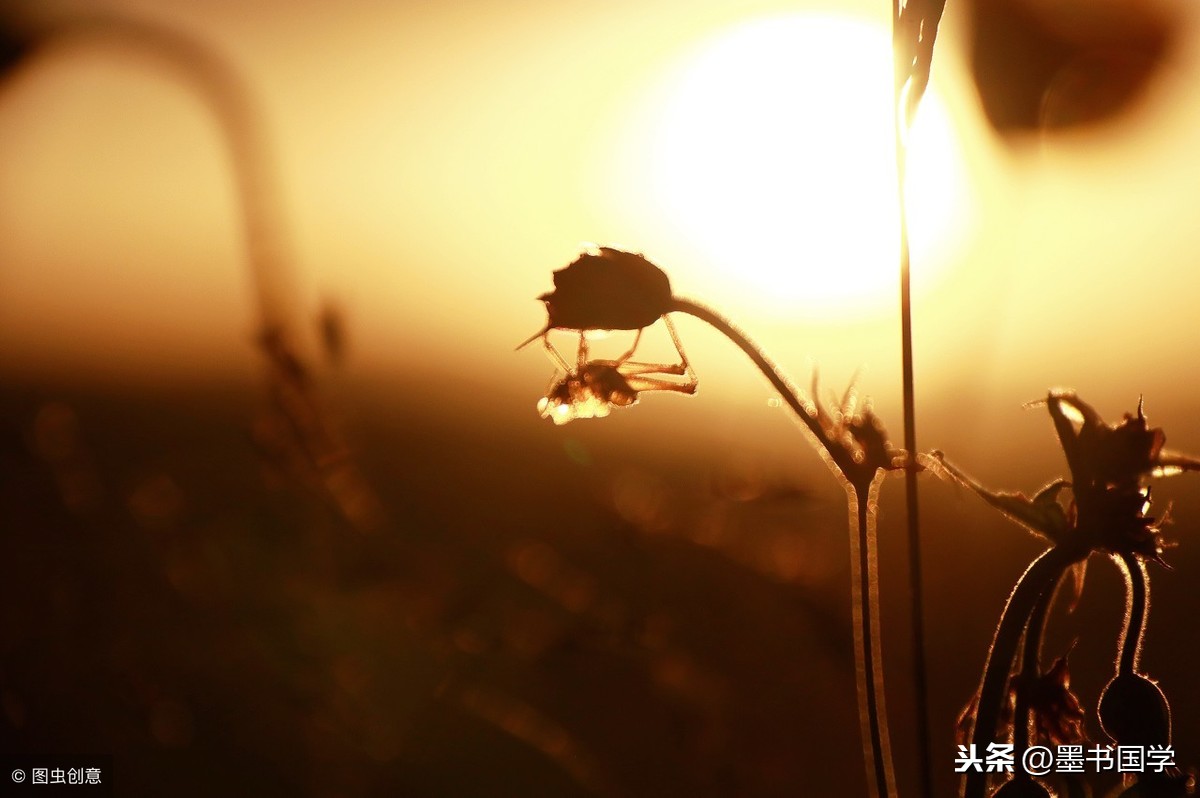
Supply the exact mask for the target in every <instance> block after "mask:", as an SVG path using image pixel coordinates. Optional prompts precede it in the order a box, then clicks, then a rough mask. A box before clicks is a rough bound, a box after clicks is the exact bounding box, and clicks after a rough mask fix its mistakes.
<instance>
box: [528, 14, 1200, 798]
mask: <svg viewBox="0 0 1200 798" xmlns="http://www.w3.org/2000/svg"><path fill="white" fill-rule="evenodd" d="M944 8H945V2H944V0H910V2H907V3H905V2H902V0H893V4H892V12H893V13H892V25H893V53H894V58H895V61H894V73H893V74H894V80H895V83H894V88H895V91H894V95H893V98H894V107H893V110H894V128H893V132H894V135H895V147H896V164H897V173H898V182H897V192H898V207H899V234H900V235H899V244H900V246H899V265H900V269H899V271H900V304H901V360H902V380H903V391H902V392H903V404H904V449H903V450H901V449H897V448H895V447H893V446H892V445H891V443H890V442H889V441H888V438H887V435H886V433H885V432H884V429H883V426H882V424H881V423H880V422H879V420H878V419H877V418H876V416H875V415H874V413H873V412H872V411H871V409H870V407H869V406H868V407H864V408H862V409H859V408H858V407H857V405H856V401H855V400H856V395H855V392H854V389H853V386H852V387H851V389H850V390H848V391H847V392H846V394H845V396H844V398H843V399H842V401H841V402H840V403H839V406H838V407H836V408H834V409H833V410H832V411H831V410H830V409H828V408H826V407H825V406H823V405H822V404H821V402H820V400H819V398H818V391H817V385H816V379H815V378H814V380H813V391H812V398H807V397H805V396H804V395H803V394H802V393H801V392H800V391H799V390H797V389H796V388H795V387H794V386H793V385H792V384H791V382H790V381H789V380H788V379H787V377H786V376H784V375H783V374H782V373H781V372H780V370H779V369H778V368H777V367H776V366H775V364H774V363H773V362H772V361H771V360H770V359H769V358H768V357H767V356H766V355H765V354H763V352H762V351H761V350H760V349H759V348H758V347H757V346H756V345H755V344H754V343H753V342H752V341H751V340H750V339H749V338H748V337H747V336H746V335H745V334H744V333H742V331H741V330H739V329H738V328H737V327H736V326H734V325H733V324H732V323H730V322H729V321H728V320H727V319H725V318H724V317H723V316H721V315H720V314H718V313H716V312H715V311H713V310H711V309H709V308H707V307H705V306H703V305H700V304H698V303H695V302H692V301H689V300H685V299H681V298H678V297H675V296H674V295H673V294H672V292H671V289H670V282H669V280H668V279H667V277H666V275H665V274H664V273H663V272H662V271H661V270H660V269H658V268H657V267H656V266H654V265H653V264H651V263H650V262H649V261H647V260H646V259H645V258H644V257H642V256H640V255H634V254H631V253H627V252H622V251H620V250H616V249H611V248H601V249H599V250H598V251H596V252H593V253H585V254H584V255H582V256H581V257H580V258H579V259H578V260H576V261H574V262H573V263H572V264H570V265H569V266H568V267H567V268H565V269H563V270H560V271H558V272H556V273H555V276H554V282H555V291H553V292H551V293H548V294H545V295H543V296H542V297H540V299H542V300H543V301H544V302H545V303H546V307H547V316H548V318H547V322H546V325H545V326H544V327H543V328H542V329H541V330H540V331H539V332H538V333H535V334H534V336H532V337H531V338H530V339H529V341H526V343H529V342H530V341H533V340H535V339H537V338H539V337H540V338H541V339H542V340H543V343H544V345H545V348H546V350H547V353H548V354H549V356H550V358H551V360H552V361H553V362H554V363H555V365H556V366H557V368H558V371H557V373H556V374H555V377H554V379H553V381H552V382H551V385H550V387H549V389H548V390H547V392H546V395H545V396H544V397H543V398H542V399H541V400H540V401H539V403H538V410H539V412H541V414H542V415H543V416H544V417H549V418H551V419H553V420H554V421H555V423H559V424H561V423H566V422H568V421H571V420H573V419H575V418H589V417H602V416H606V415H608V414H609V412H610V411H611V409H612V408H614V407H627V406H629V405H632V404H634V403H635V402H636V401H637V400H638V397H639V395H640V394H641V393H643V392H647V391H674V392H678V393H689V394H690V393H693V392H694V391H695V388H696V377H695V374H694V372H693V371H692V368H691V366H690V364H689V363H688V360H687V357H686V356H685V355H684V352H683V348H682V345H681V344H680V342H679V338H678V335H677V334H676V332H675V329H674V327H673V326H672V325H671V322H670V318H669V314H670V313H672V312H680V313H687V314H690V315H692V316H695V317H696V318H699V319H701V320H702V321H705V322H707V323H708V324H710V325H712V326H713V327H715V328H716V329H717V330H718V331H720V332H721V333H722V334H724V335H725V336H726V337H727V338H729V339H730V340H731V341H733V342H734V343H735V344H736V345H737V346H738V347H739V348H740V349H742V351H743V352H745V353H746V354H747V355H748V356H749V357H750V359H751V360H752V361H753V362H754V364H755V365H756V366H757V367H758V369H759V370H760V371H761V372H762V374H763V375H764V376H765V377H766V378H767V380H768V381H769V382H770V383H771V384H772V386H773V387H774V388H775V389H776V390H777V391H779V393H780V395H781V397H782V398H783V400H784V401H785V402H786V403H787V404H788V406H789V407H790V408H791V409H792V410H793V411H794V413H795V414H796V417H797V419H798V420H799V421H800V422H801V424H802V426H803V427H804V429H806V430H807V432H808V433H809V436H810V438H811V439H812V440H813V442H814V443H815V444H816V446H817V450H818V452H819V453H820V454H821V456H822V459H823V460H824V461H825V463H826V464H827V465H828V466H829V467H830V469H831V470H832V471H833V473H834V474H835V475H836V476H837V477H838V478H839V480H840V481H841V483H842V485H843V487H844V488H845V490H846V495H847V502H848V505H849V509H850V521H851V523H850V526H851V529H852V535H851V562H852V596H853V608H854V638H855V658H856V668H855V672H856V676H857V688H858V695H859V715H860V728H861V733H862V740H863V748H864V760H865V763H866V773H867V785H868V791H869V794H870V795H872V796H892V795H895V794H896V784H895V775H894V771H893V767H892V760H891V750H890V742H889V733H888V726H887V712H886V708H885V703H884V691H883V675H882V673H883V671H882V657H881V654H880V650H879V641H880V634H879V620H878V616H877V613H878V606H879V601H878V579H877V575H876V571H877V562H876V539H875V530H876V526H875V513H876V504H877V503H876V499H877V495H878V488H879V484H880V482H881V480H882V478H883V477H884V476H885V475H886V474H887V473H888V472H890V471H894V470H901V469H902V470H904V471H905V474H906V508H907V522H908V523H907V527H908V539H909V564H910V582H911V588H912V594H913V601H912V629H913V636H912V640H913V671H914V697H915V704H916V727H917V733H916V735H915V742H916V745H917V748H918V778H919V785H918V792H919V794H921V795H931V794H932V766H931V755H930V750H929V740H930V734H929V721H928V701H927V687H926V677H925V650H924V649H925V646H924V616H923V600H922V583H923V580H922V576H921V561H922V557H921V545H920V535H919V517H918V503H917V482H916V479H917V473H918V471H919V470H921V466H922V465H925V466H928V467H930V468H931V469H932V470H934V471H935V472H937V473H938V474H939V475H940V476H942V477H944V478H947V479H950V480H952V481H955V482H958V483H961V484H963V485H966V486H968V487H970V488H971V489H972V490H974V491H975V492H976V493H978V494H979V495H980V496H981V497H983V498H984V499H985V500H986V501H987V502H988V503H989V504H991V505H992V506H993V507H995V508H996V509H998V510H1000V511H1001V512H1002V513H1004V514H1005V515H1006V516H1008V517H1009V518H1011V519H1013V520H1015V521H1017V522H1018V523H1020V524H1022V525H1024V526H1025V527H1026V528H1028V529H1030V530H1032V531H1034V532H1036V533H1038V534H1040V535H1042V536H1044V537H1046V538H1047V539H1048V540H1049V541H1050V542H1051V544H1052V545H1051V547H1050V548H1049V549H1048V550H1047V551H1046V552H1044V553H1043V554H1042V555H1041V556H1040V557H1038V558H1037V559H1036V560H1035V561H1034V562H1033V564H1032V565H1030V567H1029V569H1028V570H1027V571H1026V572H1025V573H1024V574H1023V575H1022V576H1021V578H1020V580H1019V581H1018V582H1017V585H1016V587H1015V589H1014V591H1013V593H1012V595H1011V596H1010V598H1009V601H1008V604H1007V606H1006V607H1005V609H1004V613H1003V614H1002V616H1001V619H1000V622H999V625H998V627H997V630H996V634H995V639H994V642H993V644H992V647H991V650H990V652H989V655H988V660H987V664H986V666H985V669H984V674H983V678H982V682H981V685H980V688H979V691H978V693H977V695H976V696H975V698H974V700H973V701H972V702H971V703H970V704H968V706H967V708H966V709H964V711H963V714H962V716H961V718H960V727H961V728H962V729H963V730H964V731H965V736H964V738H963V739H964V743H963V749H962V750H963V753H964V755H965V753H966V751H967V746H968V745H969V746H972V748H971V750H972V751H974V750H979V751H984V750H985V749H988V747H989V745H992V744H996V743H997V742H998V741H1000V740H1005V739H1007V740H1011V742H1010V743H1007V744H1005V745H1010V746H1011V749H1010V750H1011V752H1012V753H1013V756H1014V760H1015V762H1016V763H1017V764H1018V765H1024V764H1025V763H1024V760H1023V755H1024V753H1025V752H1026V751H1028V750H1030V749H1031V742H1032V743H1034V744H1038V745H1042V744H1048V745H1056V746H1068V745H1069V746H1074V745H1080V746H1082V743H1083V740H1084V731H1083V728H1084V718H1085V712H1084V710H1083V705H1082V703H1081V702H1080V700H1079V699H1078V697H1077V696H1076V695H1075V694H1074V693H1073V692H1072V691H1071V683H1070V671H1069V666H1068V656H1069V652H1066V653H1063V654H1062V655H1061V656H1059V657H1057V658H1056V659H1055V660H1054V661H1053V663H1052V664H1051V665H1050V666H1049V668H1045V669H1044V668H1043V667H1042V648H1043V636H1044V630H1045V624H1046V620H1047V616H1048V615H1049V612H1050V610H1051V608H1052V606H1053V603H1054V597H1055V595H1056V593H1057V591H1058V589H1059V585H1060V583H1061V582H1062V579H1063V576H1064V575H1065V574H1067V573H1068V572H1069V573H1071V574H1072V576H1073V577H1074V584H1075V592H1076V598H1078V592H1079V591H1080V590H1081V589H1082V583H1083V569H1084V566H1085V564H1086V562H1087V559H1088V558H1089V557H1090V556H1091V554H1093V553H1096V552H1104V553H1107V554H1109V555H1110V556H1111V558H1112V559H1113V560H1114V561H1115V562H1116V563H1117V564H1118V566H1119V567H1121V568H1122V569H1123V571H1124V573H1125V577H1126V593H1127V606H1128V611H1127V613H1126V617H1125V625H1124V629H1123V631H1122V637H1121V641H1120V643H1119V645H1118V657H1117V660H1116V675H1115V676H1114V677H1113V679H1112V680H1111V681H1110V682H1109V684H1108V686H1107V687H1106V688H1105V690H1104V693H1103V695H1102V696H1101V698H1100V701H1099V706H1098V715H1099V720H1100V722H1101V725H1102V727H1103V729H1104V730H1105V732H1106V734H1108V735H1109V736H1110V737H1111V738H1112V740H1113V741H1114V743H1115V744H1117V745H1118V746H1122V745H1125V746H1129V745H1135V746H1144V747H1147V748H1149V749H1151V750H1154V751H1157V752H1159V753H1161V754H1164V755H1167V754H1170V753H1171V750H1172V749H1171V748H1170V744H1171V734H1170V710H1169V706H1168V703H1167V700H1166V697H1165V695H1164V694H1163V692H1162V690H1161V689H1160V688H1159V686H1158V685H1157V684H1156V683H1155V682H1153V681H1151V680H1150V679H1148V678H1147V677H1146V676H1145V675H1144V674H1142V673H1140V672H1139V671H1138V669H1137V659H1138V652H1139V650H1140V646H1141V641H1142V636H1143V631H1144V626H1145V619H1146V613H1147V611H1148V607H1149V575H1148V573H1147V571H1146V567H1145V563H1146V561H1147V560H1151V561H1155V562H1159V563H1161V562H1162V560H1161V552H1162V543H1161V537H1160V528H1161V526H1162V523H1163V522H1164V520H1165V518H1164V519H1156V518H1154V517H1151V516H1148V515H1146V513H1147V511H1148V510H1149V507H1150V490H1149V487H1148V486H1147V485H1146V480H1147V479H1148V478H1150V477H1156V476H1166V475H1169V474H1173V473H1180V472H1182V471H1185V470H1200V461H1198V460H1195V459H1193V458H1190V457H1186V456H1183V455H1175V454H1170V453H1168V452H1165V451H1164V450H1163V448H1162V447H1163V442H1164V440H1165V436H1164V435H1163V433H1162V431H1161V430H1159V429H1151V428H1149V427H1148V426H1147V424H1146V420H1145V416H1144V415H1143V414H1142V409H1141V406H1140V404H1139V407H1138V413H1137V416H1136V417H1133V416H1126V417H1125V419H1124V421H1123V422H1122V423H1120V424H1118V425H1115V426H1109V425H1106V424H1104V422H1103V421H1102V420H1101V419H1100V417H1099V415H1098V414H1097V413H1096V412H1095V410H1093V409H1092V408H1091V406H1090V405H1088V404H1087V403H1085V402H1083V400H1081V399H1079V398H1078V397H1076V396H1075V395H1074V394H1072V393H1068V392H1051V393H1050V394H1049V396H1048V397H1047V399H1046V400H1045V401H1044V404H1045V405H1046V407H1047V408H1048V409H1049V412H1050V415H1051V418H1052V419H1053V421H1054V425H1055V429H1056V431H1057V433H1058V436H1059V440H1060V442H1061V443H1062V446H1063V449H1064V452H1065V453H1066V456H1067V464H1068V467H1069V470H1070V472H1071V479H1070V480H1066V479H1059V480H1056V481H1054V482H1052V483H1050V484H1049V485H1047V486H1046V487H1045V488H1043V489H1042V490H1041V491H1039V492H1038V493H1037V494H1036V495H1035V496H1034V498H1032V499H1028V498H1026V497H1025V496H1024V495H1022V494H1019V493H997V492H993V491H990V490H988V489H987V488H984V487H983V486H982V485H980V484H979V483H978V482H976V481H975V480H973V479H971V478H970V477H969V476H967V475H966V474H965V473H964V472H962V471H961V470H960V469H958V468H957V467H955V466H953V465H952V464H951V463H949V462H948V461H947V460H946V459H945V458H944V456H942V454H941V453H940V452H934V453H932V454H931V455H926V456H922V457H920V458H918V457H915V456H910V455H911V453H915V452H917V451H918V448H917V443H916V423H915V410H914V394H915V391H914V385H913V356H912V311H911V290H910V279H909V272H910V252H909V244H908V224H907V215H906V210H905V197H904V192H905V183H906V174H907V151H906V137H907V131H908V129H909V127H910V126H911V124H912V122H913V119H914V117H915V115H916V111H917V108H918V105H919V103H920V100H921V98H922V97H923V95H924V93H925V90H926V88H927V86H928V83H929V79H930V74H931V67H932V62H933V53H934V43H935V39H936V34H937V29H938V25H939V23H940V20H941V17H942V13H943V10H944ZM660 318H661V319H662V320H663V321H664V324H665V325H666V326H667V329H668V332H669V333H670V335H671V338H672V341H673V342H674V343H675V347H676V350H677V352H678V354H679V362H678V363H676V364H656V363H643V362H637V361H633V360H632V358H633V356H634V354H635V351H636V349H637V346H638V342H639V341H640V339H641V334H642V330H643V329H644V328H646V327H648V326H650V325H651V324H654V323H656V322H657V320H658V319H660ZM554 329H558V330H567V331H574V332H577V333H578V335H579V338H578V348H577V351H576V352H575V355H574V357H573V358H572V359H568V358H565V357H563V355H562V354H561V353H560V352H559V351H558V350H557V349H556V348H555V347H554V346H553V345H552V344H551V343H550V340H549V337H548V333H549V332H550V331H551V330H554ZM610 329H618V330H636V337H635V339H634V342H633V345H632V346H631V347H630V349H629V350H628V351H627V352H625V353H624V354H622V355H621V356H620V357H618V358H615V359H607V360H600V359H593V358H591V356H590V354H589V350H588V341H587V332H588V331H590V330H610ZM523 345H524V344H523ZM681 377H683V378H685V379H684V380H682V381H681V380H680V379H679V378H681ZM1076 425H1078V426H1076ZM1065 496H1069V499H1068V500H1066V501H1065V503H1064V497H1065ZM1014 669H1015V670H1014ZM1031 735H1032V739H1031ZM1172 764H1173V763H1172ZM1191 782H1192V779H1191V778H1190V776H1189V775H1188V774H1187V773H1184V772H1182V771H1180V770H1179V769H1178V768H1175V767H1163V768H1159V769H1151V770H1149V771H1146V772H1143V773H1140V774H1137V776H1136V783H1127V784H1126V785H1125V786H1126V789H1125V790H1124V792H1122V793H1121V794H1120V795H1121V796H1125V797H1126V798H1132V797H1133V796H1146V797H1148V798H1149V797H1151V796H1177V795H1185V794H1190V789H1191V786H1192V785H1191ZM988 787H989V779H988V774H987V773H986V772H985V771H984V770H983V769H982V768H981V769H980V770H979V771H977V772H976V771H973V770H970V769H967V771H966V775H965V777H964V780H963V785H962V789H963V793H962V794H963V796H965V798H983V796H984V794H985V793H986V792H987V790H988ZM1061 788H1062V790H1063V792H1062V794H1063V795H1066V796H1069V797H1070V798H1076V797H1077V796H1086V795H1089V794H1090V793H1089V792H1088V790H1087V787H1086V786H1085V785H1084V783H1083V780H1082V779H1081V778H1079V777H1078V776H1076V775H1074V774H1066V775H1063V776H1062V777H1061ZM1057 794H1059V793H1057V792H1056V791H1055V790H1053V789H1052V788H1050V787H1048V786H1047V785H1046V784H1044V783H1042V782H1041V781H1038V780H1036V779H1034V778H1033V777H1032V776H1031V775H1030V774H1029V772H1028V771H1027V769H1025V768H1023V767H1014V776H1013V778H1011V779H1009V780H1008V781H1006V782H1005V783H1003V784H1000V785H999V786H998V788H997V789H996V791H995V792H993V793H992V795H993V796H1003V798H1043V797H1048V796H1051V795H1057Z"/></svg>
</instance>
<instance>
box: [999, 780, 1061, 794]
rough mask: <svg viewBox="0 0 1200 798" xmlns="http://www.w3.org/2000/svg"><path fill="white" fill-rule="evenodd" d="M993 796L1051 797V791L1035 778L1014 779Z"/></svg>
mask: <svg viewBox="0 0 1200 798" xmlns="http://www.w3.org/2000/svg"><path fill="white" fill-rule="evenodd" d="M992 798H1050V791H1049V790H1047V789H1046V788H1045V787H1043V786H1042V785H1040V784H1038V783H1037V782H1036V781H1034V780H1033V779H1013V780H1012V781H1006V782H1005V783H1004V786H1003V787H1001V788H1000V789H998V790H996V791H995V792H994V793H992Z"/></svg>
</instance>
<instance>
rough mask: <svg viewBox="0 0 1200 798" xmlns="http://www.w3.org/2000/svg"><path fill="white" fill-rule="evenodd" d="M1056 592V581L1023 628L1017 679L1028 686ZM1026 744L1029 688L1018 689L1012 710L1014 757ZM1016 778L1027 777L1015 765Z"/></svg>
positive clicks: (1038, 665) (1038, 671)
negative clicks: (1019, 668) (1023, 634)
mask: <svg viewBox="0 0 1200 798" xmlns="http://www.w3.org/2000/svg"><path fill="white" fill-rule="evenodd" d="M1057 592H1058V583H1057V582H1056V583H1055V584H1053V585H1052V586H1051V587H1050V589H1049V590H1047V591H1045V592H1044V593H1042V595H1041V596H1040V597H1039V598H1038V600H1037V604H1035V605H1034V607H1033V612H1032V613H1031V614H1030V616H1029V625H1028V626H1027V627H1026V628H1025V640H1024V642H1023V643H1022V644H1021V645H1022V648H1021V670H1020V672H1019V674H1018V676H1017V679H1018V680H1019V681H1020V683H1021V684H1022V685H1023V686H1028V685H1029V684H1030V683H1032V682H1033V680H1034V679H1037V678H1038V677H1039V676H1040V675H1041V663H1042V643H1043V641H1044V640H1045V632H1046V618H1047V617H1048V616H1049V614H1050V607H1051V606H1052V605H1053V604H1054V596H1055V594H1056V593H1057ZM1028 747H1029V691H1028V690H1026V689H1021V690H1017V704H1016V707H1015V708H1014V712H1013V759H1014V761H1016V762H1020V761H1021V756H1022V755H1023V754H1024V753H1025V749H1026V748H1028ZM1016 778H1017V779H1023V778H1024V779H1027V778H1029V774H1028V773H1026V772H1025V771H1024V770H1021V769H1020V768H1018V769H1017V770H1016Z"/></svg>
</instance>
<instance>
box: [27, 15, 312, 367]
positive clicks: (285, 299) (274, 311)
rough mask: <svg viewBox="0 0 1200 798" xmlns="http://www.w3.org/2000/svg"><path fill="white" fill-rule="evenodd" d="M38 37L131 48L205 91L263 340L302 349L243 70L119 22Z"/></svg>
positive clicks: (84, 22) (171, 36)
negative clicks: (222, 148)
mask: <svg viewBox="0 0 1200 798" xmlns="http://www.w3.org/2000/svg"><path fill="white" fill-rule="evenodd" d="M33 33H34V35H35V36H36V37H37V40H38V41H39V42H40V41H47V42H52V41H55V40H68V41H70V40H83V41H99V42H110V43H113V44H116V45H119V46H122V47H126V48H129V49H130V50H133V51H137V52H139V53H142V54H145V55H148V56H150V57H152V58H155V59H157V60H158V61H159V62H161V63H163V64H165V65H166V66H167V67H168V68H169V69H170V70H171V71H172V72H173V73H174V74H175V75H177V76H179V77H181V78H182V79H183V80H184V82H186V83H189V84H191V86H192V87H193V88H194V89H196V90H197V93H198V95H199V96H200V98H201V99H202V100H203V101H204V103H205V104H206V105H207V107H208V108H209V110H211V111H212V113H213V116H214V117H215V118H216V121H217V123H218V125H219V128H220V131H221V133H222V134H223V137H224V143H225V145H226V147H227V151H228V154H229V158H230V161H231V165H232V171H233V175H234V187H235V190H236V192H237V200H238V203H239V205H240V208H239V210H240V220H241V223H242V235H243V238H244V241H245V244H246V252H247V266H248V267H249V272H250V282H251V286H252V289H253V292H254V300H255V310H256V313H257V316H258V318H257V320H256V321H257V326H258V334H259V336H261V337H265V336H267V335H276V336H280V337H282V338H284V339H286V340H288V342H289V345H290V346H292V347H293V348H294V347H296V346H298V345H299V342H297V341H294V340H293V338H294V336H293V333H294V332H295V329H294V328H295V327H296V326H297V325H296V320H295V316H296V308H295V307H294V305H295V296H296V293H297V289H296V286H295V284H294V281H295V277H294V275H293V274H292V272H291V264H290V260H289V257H288V253H287V251H286V245H285V242H286V236H285V235H284V226H283V222H282V219H281V214H280V213H279V204H280V203H279V195H278V188H277V187H278V180H277V177H276V174H275V172H274V170H273V169H272V163H273V162H272V159H271V158H270V157H269V148H268V146H267V137H266V135H265V133H264V124H263V120H262V118H261V115H260V114H259V111H258V104H257V102H256V100H255V98H254V97H253V93H252V92H251V91H250V88H249V87H248V86H247V85H246V83H245V81H244V80H243V79H242V77H241V75H239V74H238V72H237V70H235V69H234V68H233V67H232V66H231V65H230V64H229V63H228V62H227V61H226V59H225V58H224V57H223V56H222V55H221V54H220V53H218V52H217V51H215V50H214V49H213V48H211V47H209V46H208V45H207V44H205V43H204V42H202V41H201V40H199V39H195V38H193V37H191V36H189V35H187V34H185V33H183V32H180V31H176V30H173V29H171V28H169V27H166V26H162V25H157V24H154V23H148V22H141V21H138V20H132V19H126V18H122V17H118V16H109V15H101V14H96V15H94V16H90V17H84V18H81V19H69V20H65V21H61V22H56V23H53V24H50V25H48V26H45V27H43V28H42V29H40V30H35V31H33Z"/></svg>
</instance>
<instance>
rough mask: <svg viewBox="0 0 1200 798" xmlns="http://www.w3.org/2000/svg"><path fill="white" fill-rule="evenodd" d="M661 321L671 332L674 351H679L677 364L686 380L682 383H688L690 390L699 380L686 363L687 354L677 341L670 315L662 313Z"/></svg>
mask: <svg viewBox="0 0 1200 798" xmlns="http://www.w3.org/2000/svg"><path fill="white" fill-rule="evenodd" d="M662 320H663V323H664V324H666V325H667V332H669V333H670V334H671V342H672V343H673V344H675V351H676V352H678V353H679V365H680V366H682V367H683V373H684V374H685V375H687V378H688V381H687V382H686V383H683V384H684V385H690V386H691V388H692V390H693V391H694V390H695V389H696V384H697V383H698V382H699V381H700V380H699V378H697V377H696V372H694V371H692V366H691V364H690V363H688V359H687V355H686V354H684V352H683V344H681V343H679V333H677V332H675V325H674V324H672V323H671V317H670V316H668V315H666V314H664V315H663V317H662Z"/></svg>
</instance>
